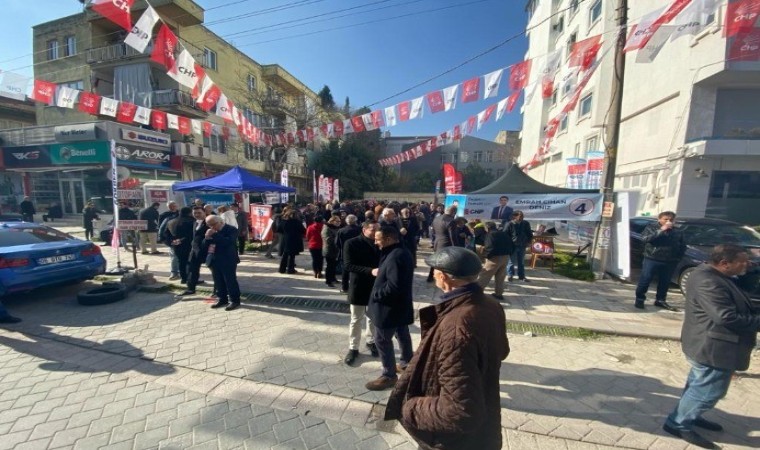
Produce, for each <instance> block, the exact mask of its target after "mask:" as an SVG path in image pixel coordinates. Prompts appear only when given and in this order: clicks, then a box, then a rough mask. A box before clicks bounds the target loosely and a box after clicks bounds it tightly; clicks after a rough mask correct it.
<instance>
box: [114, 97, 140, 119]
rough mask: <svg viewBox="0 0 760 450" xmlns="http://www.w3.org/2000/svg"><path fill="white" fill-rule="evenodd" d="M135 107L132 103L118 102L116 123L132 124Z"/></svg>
mask: <svg viewBox="0 0 760 450" xmlns="http://www.w3.org/2000/svg"><path fill="white" fill-rule="evenodd" d="M136 112H137V105H135V104H133V103H127V102H120V103H119V109H118V111H117V112H116V121H117V122H121V123H132V122H133V121H134V117H135V113H136Z"/></svg>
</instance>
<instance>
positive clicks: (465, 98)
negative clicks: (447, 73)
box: [462, 77, 480, 103]
mask: <svg viewBox="0 0 760 450" xmlns="http://www.w3.org/2000/svg"><path fill="white" fill-rule="evenodd" d="M478 98H480V77H475V78H471V79H469V80H467V81H465V82H464V83H462V103H469V102H474V101H477V100H478Z"/></svg>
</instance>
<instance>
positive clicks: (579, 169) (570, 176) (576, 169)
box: [565, 158, 586, 189]
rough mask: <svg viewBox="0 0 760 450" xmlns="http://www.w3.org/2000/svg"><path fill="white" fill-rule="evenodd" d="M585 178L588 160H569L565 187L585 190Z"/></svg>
mask: <svg viewBox="0 0 760 450" xmlns="http://www.w3.org/2000/svg"><path fill="white" fill-rule="evenodd" d="M585 178H586V160H585V159H583V158H568V159H567V180H565V187H567V188H570V189H583V186H584V182H585Z"/></svg>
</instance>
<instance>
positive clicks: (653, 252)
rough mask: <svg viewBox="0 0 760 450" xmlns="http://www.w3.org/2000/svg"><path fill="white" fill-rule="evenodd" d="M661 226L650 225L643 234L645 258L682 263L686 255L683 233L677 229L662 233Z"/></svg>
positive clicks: (656, 224)
mask: <svg viewBox="0 0 760 450" xmlns="http://www.w3.org/2000/svg"><path fill="white" fill-rule="evenodd" d="M661 226H662V225H660V223H659V222H654V223H650V224H649V225H647V226H646V227H645V228H644V231H642V232H641V240H642V241H644V258H649V259H654V260H655V261H664V262H675V261H680V260H681V257H682V256H683V255H684V253H686V242H685V241H684V239H683V232H681V230H678V229H675V228H673V229H671V230H669V231H662V230H661V229H660V227H661Z"/></svg>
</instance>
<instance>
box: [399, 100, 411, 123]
mask: <svg viewBox="0 0 760 450" xmlns="http://www.w3.org/2000/svg"><path fill="white" fill-rule="evenodd" d="M411 111H412V102H410V101H406V102H401V103H399V104H398V120H399V121H400V122H405V121H407V120H409V114H410V113H411Z"/></svg>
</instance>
